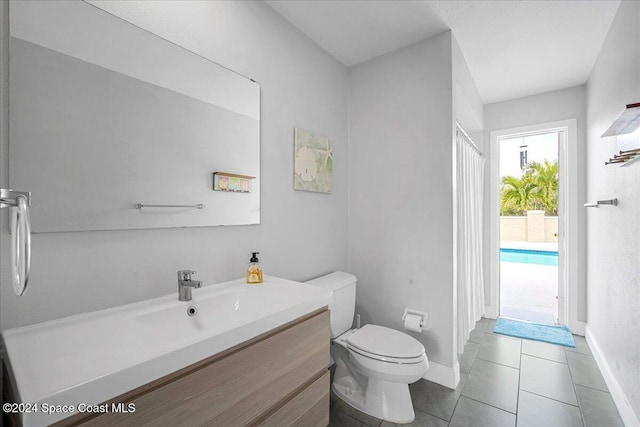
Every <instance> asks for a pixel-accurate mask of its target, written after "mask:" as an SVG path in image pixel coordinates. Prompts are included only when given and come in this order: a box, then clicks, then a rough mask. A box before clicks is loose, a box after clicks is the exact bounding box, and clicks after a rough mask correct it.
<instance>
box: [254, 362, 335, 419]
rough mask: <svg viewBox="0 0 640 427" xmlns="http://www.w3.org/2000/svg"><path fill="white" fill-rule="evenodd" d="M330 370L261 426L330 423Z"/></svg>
mask: <svg viewBox="0 0 640 427" xmlns="http://www.w3.org/2000/svg"><path fill="white" fill-rule="evenodd" d="M330 377H331V374H329V371H325V373H324V374H323V375H322V376H321V377H320V378H318V379H317V380H315V381H314V382H313V383H312V384H311V385H309V386H308V387H307V388H306V389H304V390H303V391H301V392H300V394H298V395H297V396H295V397H294V398H293V399H291V400H290V401H289V402H287V403H286V404H285V405H284V406H283V407H282V408H280V409H278V410H277V411H276V412H275V413H274V414H273V415H271V416H270V417H269V418H267V419H266V420H265V421H264V422H262V423H260V424H258V425H259V426H260V427H288V426H308V427H315V426H318V427H326V426H327V425H328V424H329V400H330V397H329V380H330Z"/></svg>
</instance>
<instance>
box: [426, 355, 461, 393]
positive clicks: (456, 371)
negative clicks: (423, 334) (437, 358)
mask: <svg viewBox="0 0 640 427" xmlns="http://www.w3.org/2000/svg"><path fill="white" fill-rule="evenodd" d="M422 378H424V379H425V380H427V381H431V382H434V383H437V384H440V385H443V386H445V387H448V388H450V389H455V388H456V387H458V383H459V382H460V364H459V363H458V361H457V360H456V363H455V365H454V366H453V367H449V366H445V365H441V364H439V363H435V362H432V361H429V369H428V370H427V373H426V374H424V376H423V377H422Z"/></svg>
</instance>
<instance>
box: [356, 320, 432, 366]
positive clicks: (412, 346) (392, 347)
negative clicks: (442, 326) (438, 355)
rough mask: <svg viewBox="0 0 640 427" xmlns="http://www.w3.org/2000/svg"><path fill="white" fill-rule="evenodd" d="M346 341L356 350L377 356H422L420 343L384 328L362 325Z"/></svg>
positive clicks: (422, 348) (422, 351)
mask: <svg viewBox="0 0 640 427" xmlns="http://www.w3.org/2000/svg"><path fill="white" fill-rule="evenodd" d="M346 341H347V343H348V344H349V345H351V346H353V347H355V348H357V349H360V350H363V351H365V352H367V353H371V354H377V355H379V356H387V357H396V358H415V357H419V356H421V355H423V354H424V347H423V346H422V344H421V343H420V341H418V340H416V339H415V338H413V337H410V336H409V335H407V334H405V333H402V332H400V331H396V330H395V329H390V328H385V327H384V326H377V325H364V326H363V327H362V328H360V329H358V330H357V331H356V332H355V333H353V334H352V335H349V337H348V338H346Z"/></svg>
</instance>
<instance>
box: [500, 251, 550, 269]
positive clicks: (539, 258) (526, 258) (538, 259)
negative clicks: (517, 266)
mask: <svg viewBox="0 0 640 427" xmlns="http://www.w3.org/2000/svg"><path fill="white" fill-rule="evenodd" d="M500 261H501V262H519V263H523V264H538V265H555V266H557V265H558V252H557V251H534V250H529V249H506V248H500Z"/></svg>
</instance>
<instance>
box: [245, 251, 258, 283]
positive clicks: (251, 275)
mask: <svg viewBox="0 0 640 427" xmlns="http://www.w3.org/2000/svg"><path fill="white" fill-rule="evenodd" d="M259 253H260V252H252V254H253V256H252V257H251V259H250V260H249V267H248V268H247V283H250V284H258V283H262V268H261V267H260V261H259V260H258V257H257V256H256V255H258V254H259Z"/></svg>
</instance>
